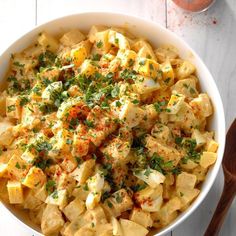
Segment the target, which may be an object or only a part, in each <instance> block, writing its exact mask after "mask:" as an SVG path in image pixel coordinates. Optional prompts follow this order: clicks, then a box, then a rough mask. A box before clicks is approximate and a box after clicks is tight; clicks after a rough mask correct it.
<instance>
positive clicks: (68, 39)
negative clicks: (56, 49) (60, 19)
mask: <svg viewBox="0 0 236 236" xmlns="http://www.w3.org/2000/svg"><path fill="white" fill-rule="evenodd" d="M83 40H85V36H84V34H83V33H81V32H80V31H79V30H78V29H73V30H71V31H69V32H67V33H65V34H64V35H63V36H62V37H61V38H60V42H61V43H62V44H63V45H64V46H69V47H71V46H73V45H75V44H77V43H80V42H81V41H83Z"/></svg>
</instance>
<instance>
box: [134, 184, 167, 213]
mask: <svg viewBox="0 0 236 236" xmlns="http://www.w3.org/2000/svg"><path fill="white" fill-rule="evenodd" d="M162 194H163V187H162V185H158V186H157V188H155V189H154V188H151V187H146V188H145V189H143V190H141V191H138V192H136V193H135V199H136V201H137V203H138V204H139V205H140V206H141V208H142V209H143V210H144V211H147V212H156V211H159V210H160V208H161V205H162V203H163V198H162Z"/></svg>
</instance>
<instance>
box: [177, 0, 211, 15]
mask: <svg viewBox="0 0 236 236" xmlns="http://www.w3.org/2000/svg"><path fill="white" fill-rule="evenodd" d="M172 1H173V2H174V3H175V4H176V5H178V6H179V7H181V8H183V9H184V10H187V11H192V12H200V11H203V10H206V9H208V8H209V7H210V6H211V5H212V4H213V2H214V1H215V0H172Z"/></svg>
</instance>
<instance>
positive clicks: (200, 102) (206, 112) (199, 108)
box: [189, 93, 213, 117]
mask: <svg viewBox="0 0 236 236" xmlns="http://www.w3.org/2000/svg"><path fill="white" fill-rule="evenodd" d="M189 104H190V106H191V107H192V108H193V110H194V111H195V112H196V113H198V114H200V115H201V116H203V117H208V116H210V115H211V114H212V113H213V108H212V105H211V101H210V98H209V97H208V95H207V94H206V93H202V94H199V96H198V97H197V98H194V99H193V100H192V101H191V102H190V103H189Z"/></svg>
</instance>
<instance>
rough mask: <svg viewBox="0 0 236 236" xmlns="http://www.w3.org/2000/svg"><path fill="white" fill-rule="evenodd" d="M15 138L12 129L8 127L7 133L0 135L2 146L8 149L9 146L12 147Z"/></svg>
mask: <svg viewBox="0 0 236 236" xmlns="http://www.w3.org/2000/svg"><path fill="white" fill-rule="evenodd" d="M5 126H7V125H6V124H5ZM5 128H7V127H5ZM14 138H15V137H14V134H13V129H12V127H8V128H7V129H6V130H5V131H3V132H2V133H1V134H0V145H2V146H6V147H7V146H9V145H11V143H12V142H13V140H14Z"/></svg>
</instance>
